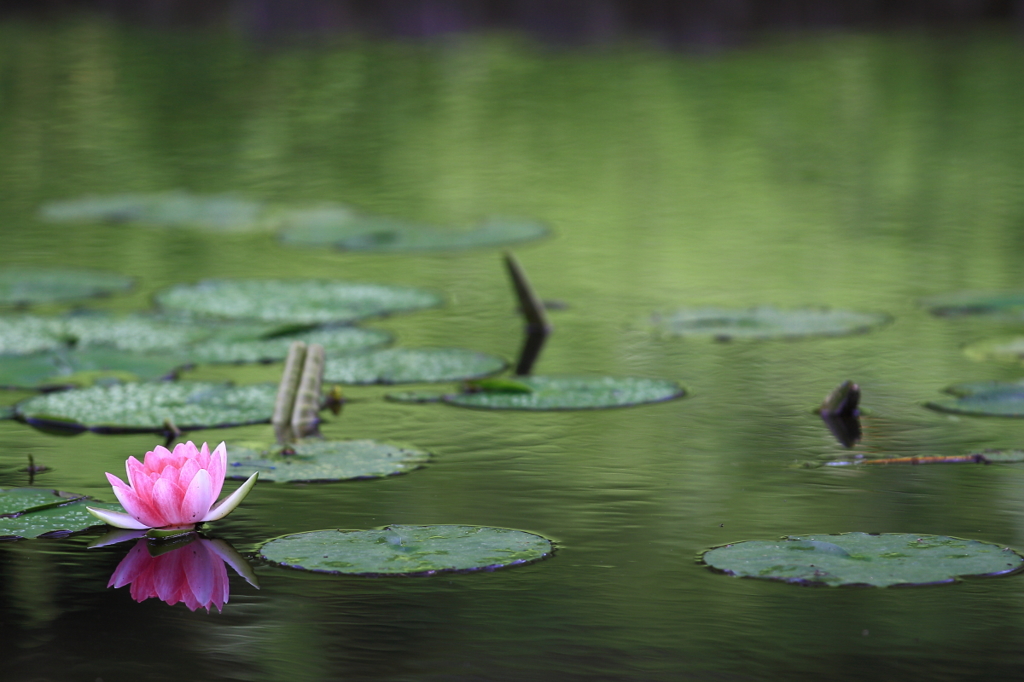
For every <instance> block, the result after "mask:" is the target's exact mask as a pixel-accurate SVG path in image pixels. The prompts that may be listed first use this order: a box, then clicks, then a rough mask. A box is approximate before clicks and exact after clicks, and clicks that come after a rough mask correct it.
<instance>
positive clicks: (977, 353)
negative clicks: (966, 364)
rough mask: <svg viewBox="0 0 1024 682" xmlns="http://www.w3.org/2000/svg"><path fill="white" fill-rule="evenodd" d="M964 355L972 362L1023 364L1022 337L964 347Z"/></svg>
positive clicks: (1006, 337) (1008, 337)
mask: <svg viewBox="0 0 1024 682" xmlns="http://www.w3.org/2000/svg"><path fill="white" fill-rule="evenodd" d="M964 355H966V356H967V357H969V358H970V359H972V360H979V361H980V360H996V361H1000V362H1024V336H1005V337H1001V338H997V339H985V340H984V341H976V342H974V343H971V344H968V345H966V346H964Z"/></svg>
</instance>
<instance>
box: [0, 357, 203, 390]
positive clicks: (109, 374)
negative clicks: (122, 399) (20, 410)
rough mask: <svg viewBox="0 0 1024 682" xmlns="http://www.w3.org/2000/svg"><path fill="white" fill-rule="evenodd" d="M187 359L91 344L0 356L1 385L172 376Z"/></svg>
mask: <svg viewBox="0 0 1024 682" xmlns="http://www.w3.org/2000/svg"><path fill="white" fill-rule="evenodd" d="M186 362H187V360H186V359H185V358H183V357H179V356H175V355H173V354H159V355H158V354H154V353H147V354H143V353H126V352H124V351H122V350H118V349H116V348H104V347H94V348H86V349H83V350H76V351H66V352H47V353H35V354H33V355H0V387H3V388H25V389H54V388H71V387H84V386H91V385H93V384H104V383H122V382H125V381H144V380H148V379H167V378H174V377H175V376H176V374H177V372H176V370H177V369H178V368H179V367H181V366H182V365H183V364H186Z"/></svg>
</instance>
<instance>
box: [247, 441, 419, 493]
mask: <svg viewBox="0 0 1024 682" xmlns="http://www.w3.org/2000/svg"><path fill="white" fill-rule="evenodd" d="M428 459H430V455H429V454H427V453H426V452H422V451H420V450H411V449H409V448H403V447H399V446H397V445H389V444H387V443H378V442H377V441H372V440H343V441H320V440H311V441H304V442H302V443H296V444H294V445H289V446H280V445H275V446H272V447H267V448H261V450H259V451H257V450H254V449H251V448H246V447H240V446H234V445H229V446H228V473H227V477H228V478H237V479H245V478H249V476H252V475H253V474H254V473H255V472H257V471H258V472H259V473H260V480H261V481H278V482H282V483H283V482H288V481H344V480H348V479H353V478H383V477H385V476H393V475H395V474H404V473H405V472H407V471H412V470H413V469H416V468H418V467H420V466H422V465H423V463H425V462H426V461H427V460H428Z"/></svg>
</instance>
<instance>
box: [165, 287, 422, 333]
mask: <svg viewBox="0 0 1024 682" xmlns="http://www.w3.org/2000/svg"><path fill="white" fill-rule="evenodd" d="M156 300H157V303H159V304H160V306H162V307H163V308H164V309H165V310H171V311H177V312H182V313H191V314H195V315H203V316H210V317H218V318H225V319H249V320H264V321H269V322H307V323H326V322H352V321H354V320H358V319H361V318H364V317H373V316H375V315H387V314H390V313H396V312H402V311H411V310H420V309H423V308H431V307H434V306H438V305H440V304H441V299H440V297H439V296H437V294H434V293H432V292H429V291H424V290H422V289H414V288H412V287H399V286H388V285H383V284H356V283H352V282H337V281H322V280H291V281H283V280H263V279H250V280H226V279H224V280H206V281H205V282H200V283H199V284H192V285H185V284H182V285H178V286H174V287H171V288H170V289H165V290H164V291H163V292H161V293H159V294H157V297H156Z"/></svg>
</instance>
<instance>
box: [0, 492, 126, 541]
mask: <svg viewBox="0 0 1024 682" xmlns="http://www.w3.org/2000/svg"><path fill="white" fill-rule="evenodd" d="M86 505H89V506H91V507H102V508H104V509H113V510H116V511H121V512H123V511H124V509H123V508H122V507H121V505H119V504H107V503H105V502H95V501H93V500H89V499H88V498H86V497H85V496H84V495H79V494H77V493H67V492H63V491H60V490H51V489H48V488H9V489H7V490H0V539H3V540H12V539H19V538H35V537H40V536H46V537H60V536H64V535H70V534H71V533H74V532H77V531H80V530H85V529H86V528H91V527H93V526H101V525H103V522H102V521H100V520H98V519H97V518H96V517H95V516H93V515H92V514H90V513H89V512H87V511H86V510H85V506H86Z"/></svg>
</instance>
